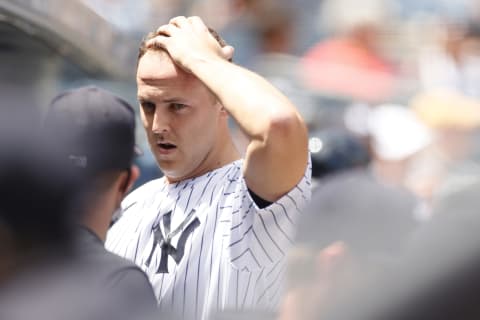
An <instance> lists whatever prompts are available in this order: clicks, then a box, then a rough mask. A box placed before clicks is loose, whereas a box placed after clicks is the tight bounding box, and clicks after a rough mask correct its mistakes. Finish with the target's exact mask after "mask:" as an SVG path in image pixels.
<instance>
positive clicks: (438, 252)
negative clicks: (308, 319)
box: [324, 182, 480, 320]
mask: <svg viewBox="0 0 480 320" xmlns="http://www.w3.org/2000/svg"><path fill="white" fill-rule="evenodd" d="M479 191H480V183H478V182H476V183H472V184H470V185H468V186H464V187H462V188H460V189H457V190H456V191H454V192H452V193H450V194H448V195H445V196H444V197H442V199H441V200H440V201H438V202H436V203H435V205H434V208H433V211H434V214H433V217H432V221H431V222H430V223H428V224H424V225H423V226H422V228H421V229H420V230H419V231H418V233H417V234H416V236H415V237H414V238H413V239H412V241H411V243H410V245H409V246H408V249H407V250H406V252H405V255H404V256H403V257H402V259H401V260H400V261H399V263H398V264H396V265H395V266H394V267H392V268H390V269H388V272H383V273H379V274H377V275H376V276H375V277H374V278H373V279H371V280H369V281H366V283H364V284H363V285H362V286H359V287H358V288H357V289H356V290H352V291H349V292H345V294H344V295H343V296H342V297H341V299H337V300H336V301H335V303H333V304H332V305H331V308H330V310H328V312H327V313H324V314H325V318H326V319H332V320H341V319H342V320H343V319H345V320H346V319H352V318H354V319H359V320H367V319H368V320H377V319H378V320H380V319H392V320H406V319H408V320H416V319H418V320H420V319H422V320H424V319H436V320H437V319H440V320H443V319H445V320H447V319H465V320H470V319H472V320H473V319H478V318H479V317H480V307H479V305H478V299H477V296H476V294H477V292H478V291H479V290H480V273H479V267H480V255H479V250H478V249H479V243H480V242H479V240H480V239H479V233H478V225H479V222H480V220H479V219H480V216H479V215H478V210H477V208H478V205H479V197H478V194H479Z"/></svg>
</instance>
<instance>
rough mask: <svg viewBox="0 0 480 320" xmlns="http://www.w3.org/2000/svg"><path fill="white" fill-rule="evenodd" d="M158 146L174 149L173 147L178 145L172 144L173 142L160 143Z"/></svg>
mask: <svg viewBox="0 0 480 320" xmlns="http://www.w3.org/2000/svg"><path fill="white" fill-rule="evenodd" d="M158 146H159V147H160V148H161V149H165V150H172V149H175V148H176V147H177V146H176V145H174V144H171V143H158Z"/></svg>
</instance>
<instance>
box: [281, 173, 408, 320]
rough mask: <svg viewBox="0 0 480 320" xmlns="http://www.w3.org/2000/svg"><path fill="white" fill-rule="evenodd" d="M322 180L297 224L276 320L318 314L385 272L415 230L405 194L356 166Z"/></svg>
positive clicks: (309, 317)
mask: <svg viewBox="0 0 480 320" xmlns="http://www.w3.org/2000/svg"><path fill="white" fill-rule="evenodd" d="M328 179H329V181H327V182H324V183H323V184H322V185H321V186H320V187H319V188H317V189H316V191H315V192H314V194H313V197H312V202H311V204H310V207H309V209H307V212H306V214H305V215H304V219H303V220H302V221H301V223H300V224H299V228H298V231H297V245H296V246H295V249H294V250H293V251H292V254H291V255H290V257H289V262H290V263H289V269H288V280H289V284H290V285H289V289H288V291H287V294H286V296H285V299H284V302H283V307H282V311H281V319H313V318H316V317H319V316H321V315H322V312H323V310H324V309H325V308H327V306H328V305H329V304H330V303H331V302H332V301H335V299H336V298H337V295H338V294H340V293H341V292H342V291H343V290H347V289H351V288H352V287H356V286H357V285H360V284H361V283H362V282H363V281H364V280H366V279H367V278H368V277H369V276H371V275H372V274H373V272H374V271H375V270H376V269H377V268H379V269H383V268H388V267H389V266H390V264H391V263H393V262H394V261H395V259H396V257H397V256H398V255H399V254H400V253H401V252H402V251H403V249H404V246H405V245H406V243H407V241H408V240H409V237H410V236H411V234H412V232H413V231H414V229H415V227H416V222H415V220H414V219H413V215H412V214H411V212H412V210H413V208H414V206H415V198H414V197H413V196H412V195H411V194H410V193H409V192H408V191H406V190H404V189H401V188H396V187H391V186H385V185H383V184H381V183H379V182H378V181H377V180H376V179H375V178H374V176H373V175H372V174H371V173H370V172H369V171H368V170H365V169H362V168H360V169H354V170H351V171H344V172H341V173H339V174H336V175H333V176H331V177H330V178H328Z"/></svg>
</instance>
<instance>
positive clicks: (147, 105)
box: [140, 102, 155, 113]
mask: <svg viewBox="0 0 480 320" xmlns="http://www.w3.org/2000/svg"><path fill="white" fill-rule="evenodd" d="M140 105H141V106H142V109H143V111H144V112H146V113H151V112H153V111H155V104H154V103H151V102H141V103H140Z"/></svg>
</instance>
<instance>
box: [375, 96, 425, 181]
mask: <svg viewBox="0 0 480 320" xmlns="http://www.w3.org/2000/svg"><path fill="white" fill-rule="evenodd" d="M367 127H368V129H367V130H368V134H369V137H370V145H371V150H372V155H373V158H374V161H373V170H374V172H375V173H376V175H377V177H378V179H379V180H380V181H382V183H385V184H390V185H399V186H405V178H406V175H407V171H408V168H409V162H410V160H411V159H412V158H413V157H414V156H415V155H416V154H418V153H419V152H421V151H422V150H424V149H425V148H427V147H428V146H429V145H430V143H431V142H432V133H431V132H430V130H429V129H428V128H427V127H426V126H425V125H424V124H423V123H422V122H420V120H419V119H418V118H417V116H416V114H415V113H414V112H412V111H411V110H410V109H408V108H407V107H404V106H401V105H393V104H390V105H388V104H387V105H380V106H376V107H374V108H373V109H372V111H371V112H370V113H369V116H368V120H367Z"/></svg>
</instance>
